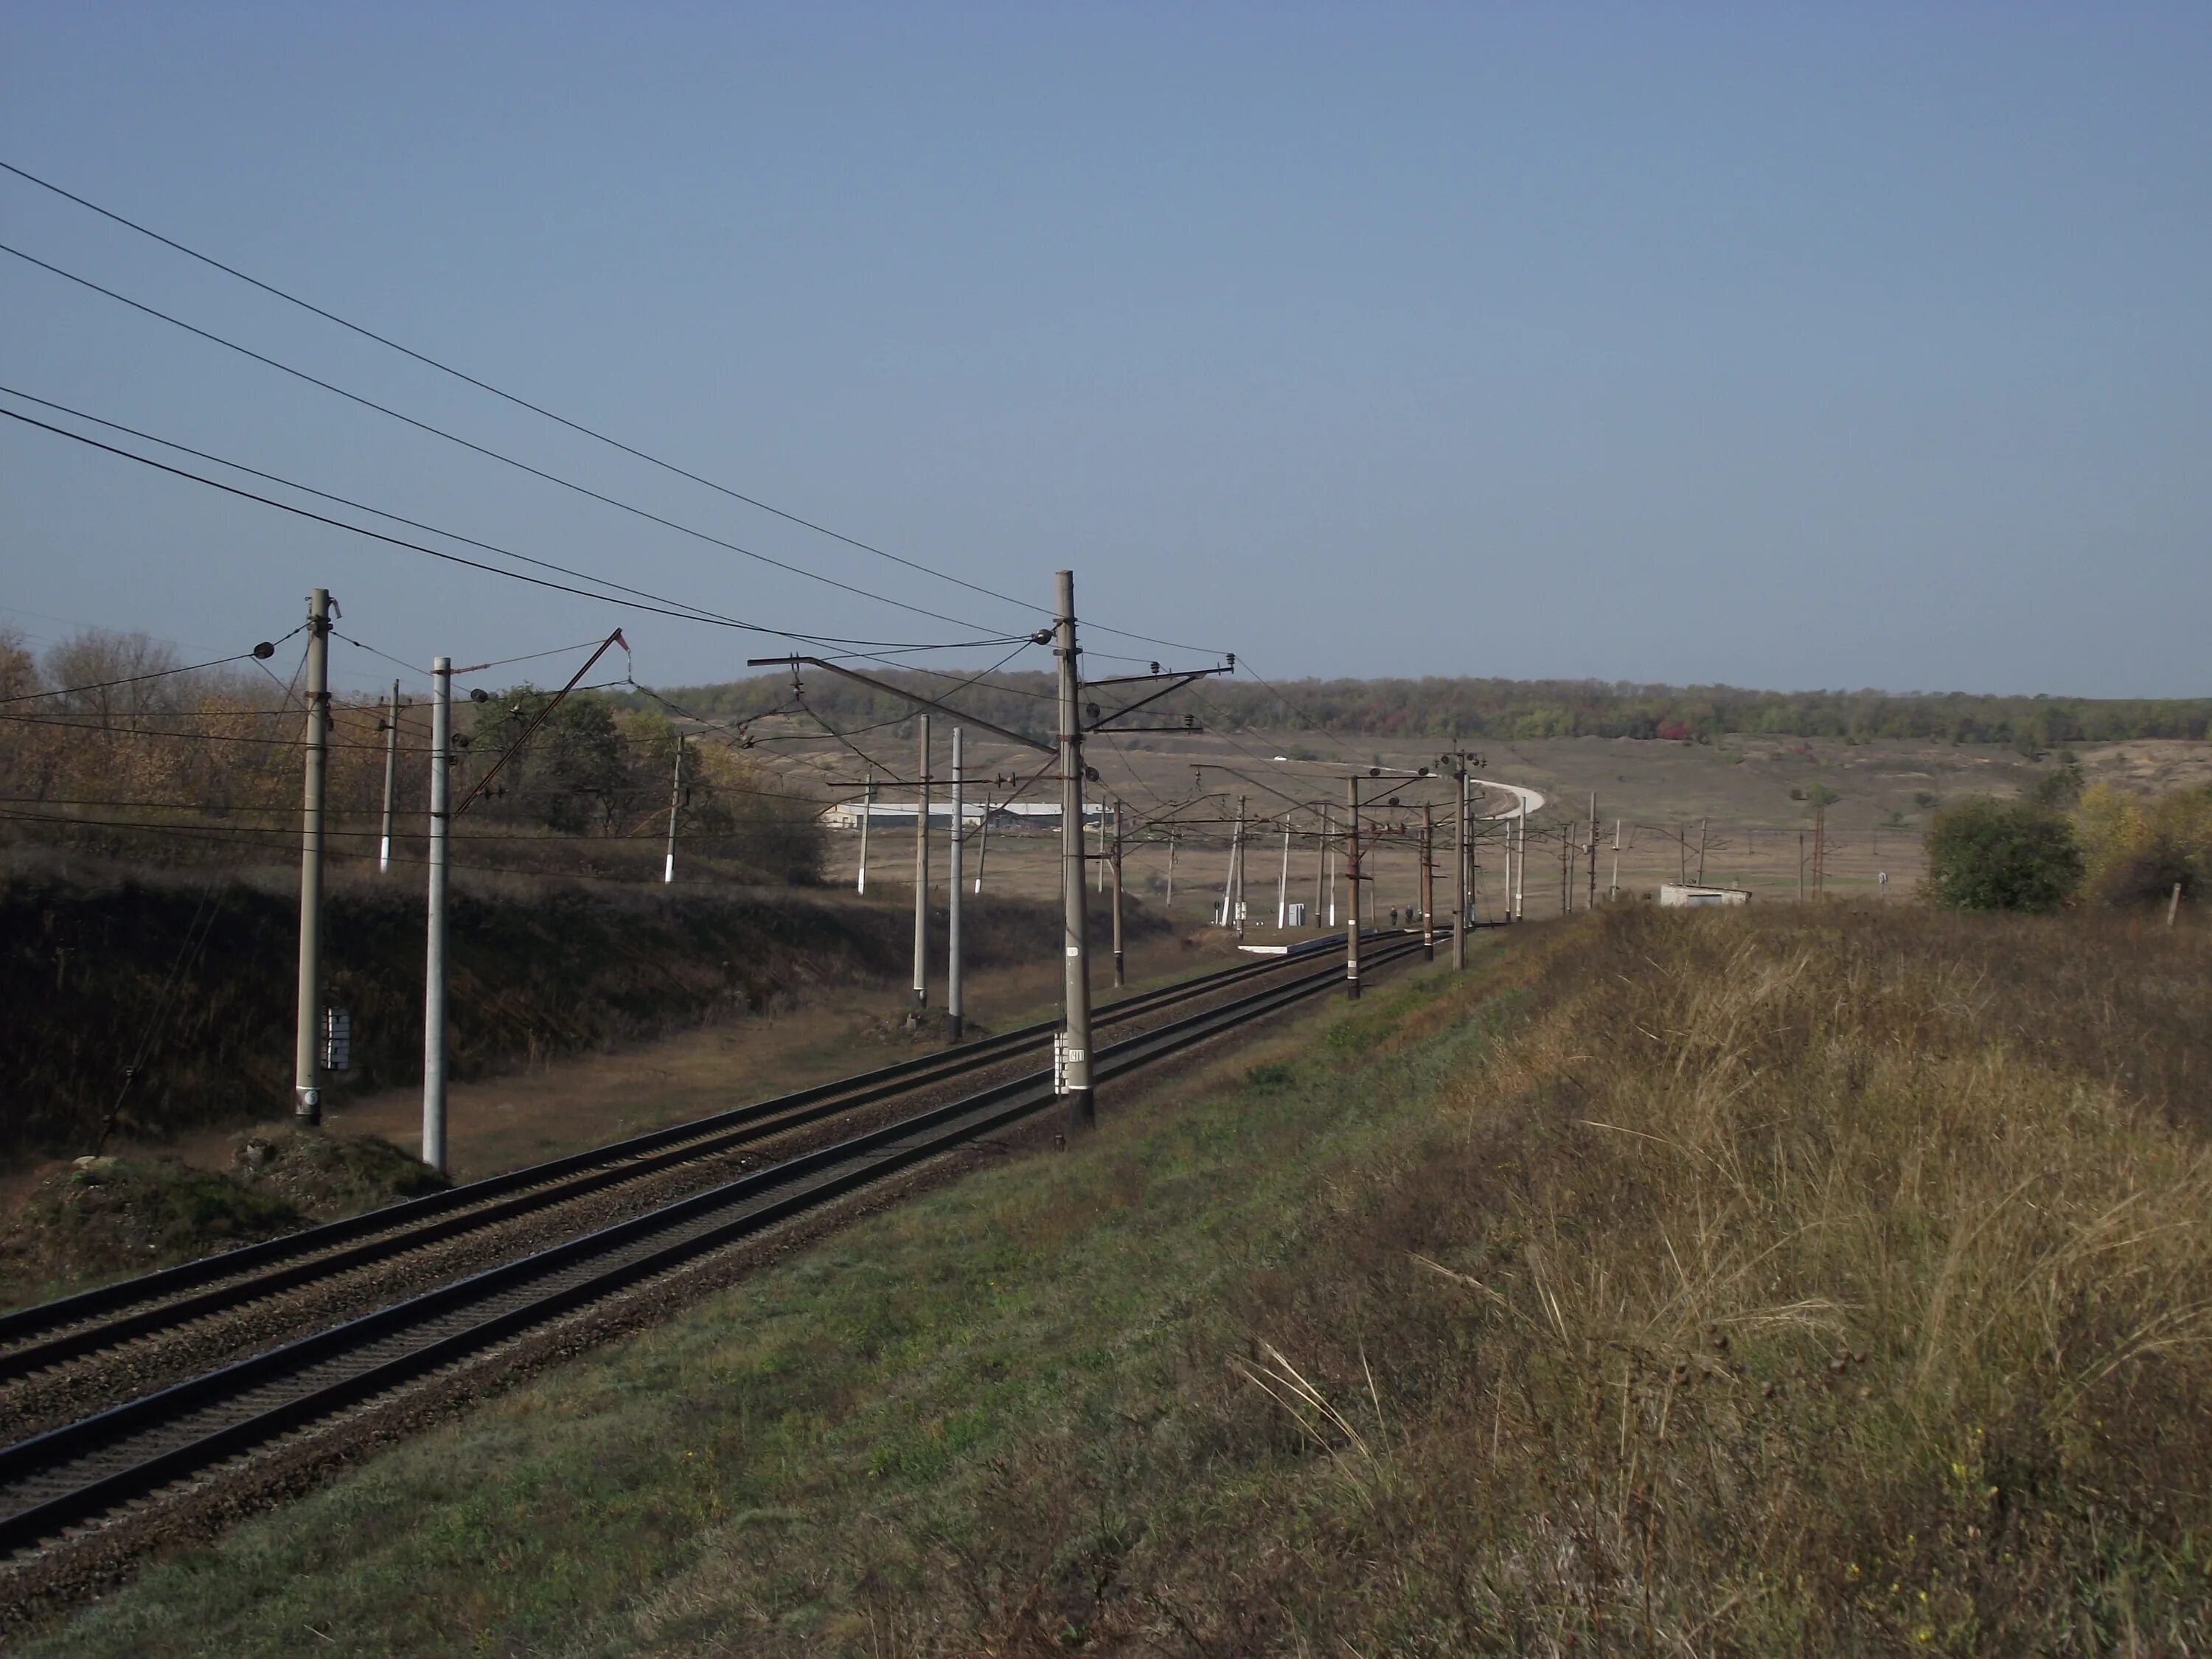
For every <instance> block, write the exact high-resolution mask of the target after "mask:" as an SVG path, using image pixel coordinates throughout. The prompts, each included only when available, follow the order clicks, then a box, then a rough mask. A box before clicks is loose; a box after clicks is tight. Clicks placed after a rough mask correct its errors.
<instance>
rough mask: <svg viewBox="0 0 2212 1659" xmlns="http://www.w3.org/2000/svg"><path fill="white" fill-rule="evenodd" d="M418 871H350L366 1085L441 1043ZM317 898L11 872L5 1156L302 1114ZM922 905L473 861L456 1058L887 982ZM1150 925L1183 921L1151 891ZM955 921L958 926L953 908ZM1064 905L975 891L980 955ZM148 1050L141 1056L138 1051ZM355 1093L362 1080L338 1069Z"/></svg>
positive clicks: (0, 1130)
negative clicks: (634, 886) (300, 986)
mask: <svg viewBox="0 0 2212 1659" xmlns="http://www.w3.org/2000/svg"><path fill="white" fill-rule="evenodd" d="M421 906H422V896H421V893H420V891H419V890H417V889H416V888H415V887H414V886H413V885H412V884H404V885H403V884H396V883H395V884H380V883H378V882H375V881H374V880H370V879H358V880H347V881H343V882H340V883H338V884H335V885H334V887H333V889H332V890H331V894H330V896H329V899H328V902H327V904H326V907H325V918H324V962H325V971H326V975H327V981H326V985H325V992H326V995H327V997H328V999H329V1000H330V1002H331V1005H332V1006H339V1007H344V1008H347V1009H349V1011H350V1012H351V1013H352V1015H353V1033H354V1061H355V1066H356V1073H355V1075H354V1077H353V1078H352V1079H351V1080H350V1082H349V1084H348V1085H345V1086H346V1087H355V1088H361V1089H374V1088H376V1087H379V1086H390V1085H396V1084H405V1083H409V1082H412V1081H414V1080H415V1079H418V1078H419V1077H420V1076H421V1075H422V973H423V965H422V908H421ZM298 917H299V913H298V900H297V898H296V896H295V892H294V890H291V889H289V888H287V887H286V886H285V885H284V884H283V880H282V879H281V878H270V879H269V880H267V881H266V882H263V883H255V882H251V881H245V880H240V879H237V878H223V879H222V880H219V881H215V882H207V883H199V882H192V881H188V880H184V879H180V878H149V879H144V880H126V881H119V882H115V883H112V884H83V883H77V882H72V881H64V880H61V879H58V878H46V877H32V876H14V877H10V878H7V879H6V881H5V882H4V884H0V941H4V945H0V1007H4V1008H5V1009H6V1010H7V1011H8V1012H7V1018H5V1019H4V1020H0V1077H4V1078H5V1079H7V1082H6V1084H5V1085H4V1088H5V1091H6V1092H5V1097H4V1103H5V1107H6V1109H5V1110H4V1111H0V1160H21V1159H22V1158H27V1157H33V1156H36V1155H39V1154H42V1153H43V1154H70V1155H76V1154H82V1153H89V1152H96V1151H99V1150H101V1148H102V1144H103V1142H104V1141H106V1140H107V1139H112V1138H113V1137H114V1136H117V1135H121V1136H124V1137H135V1138H140V1139H150V1140H156V1141H158V1140H161V1139H164V1138H165V1137H167V1136H168V1135H171V1134H173V1133H177V1132H178V1131H179V1130H182V1129H186V1128H191V1127H197V1126H201V1125H209V1124H216V1125H221V1124H245V1123H252V1122H255V1121H260V1120H263V1119H264V1118H266V1117H268V1116H269V1115H271V1114H272V1113H282V1112H289V1109H290V1106H289V1103H290V1098H291V1066H292V1060H291V1054H292V1021H293V1004H294V1000H295V971H296V968H295V951H296V948H297V940H298V935H299V919H298ZM911 925H912V924H911V920H910V917H909V915H907V914H905V913H902V911H900V910H899V909H897V908H891V907H889V906H886V905H884V904H863V903H856V902H852V901H851V900H850V899H848V898H845V897H843V896H833V895H830V894H827V893H811V894H810V893H801V892H790V893H775V892H769V893H755V894H747V893H743V892H739V893H735V894H728V895H722V894H713V893H695V892H686V893H684V894H683V895H681V896H672V897H671V896H660V895H653V894H640V893H629V892H623V891H620V890H611V889H607V888H596V889H595V888H586V887H582V886H580V885H576V884H559V883H538V882H532V881H526V880H516V881H510V882H483V881H465V882H462V883H459V884H457V890H456V893H455V896H454V901H453V912H452V927H453V944H452V956H451V962H450V966H449V973H450V1000H449V1005H448V1007H449V1018H450V1021H451V1024H450V1045H451V1053H452V1068H453V1075H454V1076H455V1077H457V1078H464V1079H465V1078H470V1077H482V1076H485V1075H488V1074H491V1073H497V1072H501V1071H507V1070H513V1069H515V1068H518V1067H521V1066H531V1065H535V1064H538V1063H542V1062H543V1061H545V1060H550V1059H553V1058H556V1057H558V1056H560V1055H562V1054H575V1053H579V1052H585V1051H589V1050H592V1049H596V1048H606V1047H610V1046H612V1045H614V1044H616V1043H618V1042H630V1041H635V1040H637V1039H640V1038H643V1037H648V1036H657V1035H660V1034H663V1033H665V1032H669V1031H671V1030H680V1029H682V1028H684V1027H686V1026H691V1025H696V1024H701V1023H702V1022H707V1021H712V1020H714V1019H716V1018H720V1017H723V1016H725V1015H728V1014H733V1013H744V1012H762V1011H763V1010H765V1009H769V1008H774V1007H789V1006H793V1005H795V1004H797V1003H799V1002H803V1001H804V1000H805V998H806V996H807V994H809V991H810V989H811V988H812V987H821V986H825V985H828V986H836V985H854V984H862V983H866V982H869V981H882V982H884V983H886V984H888V983H890V982H892V981H895V980H896V977H897V976H898V975H901V974H902V973H903V972H904V971H905V969H906V966H907V963H908V962H909V961H910V959H911V948H912V947H911V939H912V934H911V931H910V930H911ZM1131 925H1132V927H1134V928H1136V929H1138V930H1140V931H1157V930H1158V928H1159V927H1161V926H1162V925H1163V924H1161V923H1160V922H1159V921H1158V920H1157V919H1156V918H1154V917H1153V916H1152V915H1150V914H1149V913H1148V912H1146V911H1145V910H1143V909H1142V908H1141V907H1136V908H1134V913H1133V920H1132V924H1131ZM939 928H940V931H939V934H938V937H939V939H941V938H942V937H943V933H942V931H941V928H942V923H941V922H940V923H939ZM1059 932H1060V918H1059V911H1058V909H1057V908H1056V907H1054V906H1049V905H1044V904H1039V903H1035V902H1027V901H1022V900H1011V899H1003V898H1002V899H997V900H994V901H991V902H987V903H986V902H978V903H975V904H973V905H971V907H970V909H969V915H968V917H967V918H966V927H965V934H964V939H965V944H966V947H967V954H968V961H969V965H970V966H971V968H973V969H976V970H978V971H980V970H982V969H988V968H991V967H993V966H994V965H997V964H999V963H1006V962H1012V961H1018V960H1024V959H1027V958H1030V957H1035V956H1036V955H1038V954H1040V953H1042V952H1044V951H1049V950H1051V949H1053V948H1054V940H1055V939H1057V938H1058V937H1059ZM133 1067H135V1068H136V1070H135V1072H131V1068H133ZM126 1072H131V1075H129V1076H127V1077H126ZM340 1092H341V1095H342V1094H343V1090H341V1091H340Z"/></svg>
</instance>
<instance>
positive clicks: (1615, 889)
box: [1606, 818, 1620, 898]
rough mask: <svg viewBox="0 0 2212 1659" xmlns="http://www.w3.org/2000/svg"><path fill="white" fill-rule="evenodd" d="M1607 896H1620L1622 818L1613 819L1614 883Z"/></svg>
mask: <svg viewBox="0 0 2212 1659" xmlns="http://www.w3.org/2000/svg"><path fill="white" fill-rule="evenodd" d="M1606 896H1607V898H1619V897H1620V819H1619V818H1615V819H1614V820H1613V885H1612V887H1611V888H1610V889H1608V890H1607V893H1606Z"/></svg>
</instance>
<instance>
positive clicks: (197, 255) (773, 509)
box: [0, 161, 1219, 660]
mask: <svg viewBox="0 0 2212 1659" xmlns="http://www.w3.org/2000/svg"><path fill="white" fill-rule="evenodd" d="M0 170H5V171H6V172H8V173H13V174H14V175H15V177H16V178H18V179H22V180H23V181H24V182H25V183H27V184H30V185H36V186H37V187H38V188H39V189H40V190H44V191H50V192H52V194H54V195H56V196H58V197H62V198H63V199H64V201H68V202H71V203H74V204H76V205H77V206H78V207H81V208H83V209H84V210H87V211H88V212H90V213H94V214H97V215H99V216H100V217H101V218H103V219H106V220H108V221H110V222H112V223H115V224H118V225H121V226H122V227H123V228H125V229H126V230H130V231H133V232H135V233H136V234H138V235H141V236H144V237H147V238H149V239H150V240H154V241H155V242H158V243H160V244H161V246H164V247H167V248H169V249H171V250H173V252H178V253H181V254H183V255H184V256H185V258H189V259H194V260H197V262H199V263H200V264H204V265H206V266H208V267H210V269H212V270H219V271H221V272H222V274H223V275H224V276H229V277H232V278H234V279H235V280H236V281H239V282H241V283H246V285H247V286H249V287H251V288H254V289H259V290H260V291H261V292H262V293H264V294H267V295H270V296H271V297H272V298H274V299H278V300H282V301H284V302H285V303H286V304H287V305H291V306H296V307H299V308H300V309H301V310H302V311H305V312H307V313H310V314H312V315H313V316H316V317H319V318H321V319H323V320H324V321H325V322H328V323H331V324H334V325H337V327H340V328H343V329H345V330H346V331H349V332H350V333H353V334H356V335H358V336H359V337H362V338H363V339H366V340H369V341H373V342H374V343H376V344H378V345H380V346H383V347H385V348H386V349H388V350H392V351H396V352H398V353H399V354H400V355H401V356H405V357H408V358H411V359H412V360H413V361H415V362H418V363H421V364H422V365H423V366H424V367H426V368H434V369H435V370H437V371H438V372H439V373H440V374H447V375H451V376H452V377H453V379H455V380H459V381H462V382H463V383H464V384H465V385H468V386H474V387H476V388H477V390H478V391H480V392H487V393H489V395H491V396H492V397H495V398H500V399H501V400H503V401H505V402H507V403H508V404H513V405H514V406H515V407H517V408H519V409H524V410H528V411H529V412H530V413H532V414H533V415H537V416H540V417H542V418H543V419H545V420H549V421H551V422H555V423H556V425H559V426H562V427H566V428H568V429H569V430H570V431H572V432H575V433H578V434H580V435H582V436H584V437H587V438H590V439H592V440H593V441H596V442H599V443H602V444H605V445H607V446H608V447H611V448H614V449H617V450H619V451H621V452H622V453H624V454H626V455H629V456H632V457H635V459H638V460H641V461H644V462H646V463H647V464H648V465H653V466H656V467H659V468H660V469H661V470H663V471H667V472H670V473H672V474H674V475H676V476H677V477H682V478H686V479H689V480H690V482H691V483H696V484H700V485H702V486H703V487H705V488H706V489H711V490H714V491H715V492H716V493H718V494H720V495H726V496H727V497H729V498H730V499H731V500H732V501H742V502H744V504H745V505H746V506H748V507H757V508H758V509H759V510H760V511H762V512H763V513H771V514H773V515H774V516H775V517H776V518H779V519H781V520H785V521H786V522H787V523H789V524H794V525H798V526H800V527H801V528H804V529H806V530H811V531H812V532H815V533H816V534H817V535H822V536H826V537H828V538H830V539H831V540H832V541H836V542H841V543H842V544H845V545H846V546H848V547H851V548H854V549H856V550H859V551H860V552H863V553H869V554H872V555H874V556H876V557H878V558H879V559H885V560H888V561H890V562H891V563H893V564H896V565H902V566H904V567H905V568H908V569H909V570H913V571H916V572H919V573H921V574H924V575H927V576H933V577H935V578H936V579H937V580H940V581H945V582H949V583H951V585H953V586H956V587H963V588H966V589H967V590H968V591H969V592H973V593H979V594H981V595H983V596H984V597H986V598H987V599H997V600H999V601H1000V602H1001V603H1002V604H1006V605H1013V606H1014V607H1016V608H1017V609H1018V610H1021V611H1028V612H1030V613H1033V614H1036V615H1042V616H1049V615H1050V614H1051V612H1050V611H1049V609H1048V607H1046V606H1043V605H1038V604H1036V602H1034V601H1033V600H1028V599H1017V598H1015V597H1014V596H1013V595H1012V594H1010V593H1005V592H1000V591H999V590H998V589H996V588H993V587H986V586H982V585H981V583H977V582H972V581H969V580H967V579H966V578H965V577H963V576H956V575H954V574H951V572H950V571H945V570H939V569H938V568H935V567H934V566H932V565H927V564H924V563H922V562H921V561H920V560H918V559H909V558H907V557H905V556H903V555H901V554H897V553H893V552H891V551H890V550H888V549H886V548H883V547H879V546H878V545H876V544H873V543H872V542H867V541H864V540H861V539H860V538H858V537H854V536H848V535H847V534H846V533H845V532H842V531H839V530H833V529H831V528H830V527H829V526H827V525H825V524H822V523H820V522H818V521H817V520H812V519H809V518H805V517H804V516H802V515H801V514H799V513H792V512H788V511H787V510H786V509H784V508H782V507H777V506H775V504H773V503H772V502H769V501H763V500H762V499H760V498H759V497H758V496H756V495H748V494H746V493H745V492H744V491H742V490H739V489H734V488H732V486H730V485H727V484H724V483H718V482H716V481H715V480H714V479H712V478H708V477H704V476H702V474H699V473H696V472H694V471H690V469H689V468H687V467H684V466H679V465H677V464H676V463H675V462H673V461H670V460H667V459H664V458H662V457H660V456H658V455H654V454H652V453H649V452H647V451H646V450H643V449H640V448H637V447H635V446H633V445H630V444H628V443H624V442H623V441H622V440H620V439H618V438H616V437H613V436H611V435H609V434H607V433H605V432H603V431H601V430H599V428H596V427H592V426H590V425H588V424H586V422H581V421H579V420H575V419H574V418H572V417H570V416H566V415H562V414H560V413H558V412H557V411H556V410H551V409H549V408H547V407H546V406H545V405H544V404H539V403H536V402H533V401H532V399H530V398H525V397H523V396H521V395H520V393H518V392H509V391H507V389H506V388H504V387H502V386H495V385H494V384H492V383H491V382H490V381H489V380H483V379H481V378H479V377H478V376H477V375H474V374H469V373H468V372H467V371H465V370H464V369H460V368H455V367H454V366H453V364H451V363H448V362H443V361H442V360H441V359H439V358H437V357H435V356H431V355H430V354H429V353H428V352H425V351H421V350H418V349H416V348H415V347H413V346H410V345H405V344H403V343H401V342H399V341H398V340H395V339H393V338H392V337H391V336H389V335H387V334H383V333H380V332H378V331H376V330H374V329H372V328H369V327H368V326H367V325H364V324H361V323H356V322H355V321H353V320H352V319H350V318H347V317H343V316H340V315H339V314H338V313H337V312H334V311H331V310H329V309H328V308H326V307H322V306H319V305H316V304H314V303H313V301H309V300H306V299H303V298H301V296H300V295H296V294H294V293H292V292H290V291H289V290H288V289H283V288H281V287H279V286H278V285H277V284H276V283H270V282H268V281H265V280H264V279H263V278H261V277H258V276H252V275H250V274H248V273H247V272H246V271H244V270H240V269H239V268H238V267H237V266H235V265H232V264H226V263H225V262H224V261H222V260H221V259H218V258H216V257H215V256H214V255H212V254H209V253H204V252H201V251H200V250H199V249H197V248H195V247H191V246H188V245H186V244H185V243H184V242H180V241H179V240H176V239H175V238H174V237H172V236H165V235H163V234H161V232H160V231H158V230H155V229H154V228H152V227H151V226H149V225H145V224H142V223H140V222H138V221H137V220H136V219H132V218H130V217H128V216H125V215H124V214H122V213H118V212H117V211H116V210H114V209H112V208H109V207H104V206H102V205H101V204H99V203H97V202H94V201H93V200H91V199H90V198H88V197H84V196H81V195H79V194H77V193H76V191H72V190H68V189H65V188H64V187H63V186H62V185H58V184H55V183H54V182H53V181H52V179H43V178H41V177H40V176H39V175H38V174H37V173H33V172H31V171H29V170H28V169H27V168H25V167H17V166H15V164H14V163H13V162H9V161H0ZM10 251H11V252H12V251H13V250H10ZM25 257H27V256H25ZM49 269H52V267H49ZM64 274H66V273H64ZM76 280H82V279H76ZM117 297H120V296H117ZM125 303H126V304H131V303H135V302H133V301H125ZM185 326H189V325H185ZM403 418H404V417H403ZM823 580H827V579H826V578H825V579H823ZM939 620H942V619H941V618H940V619H939ZM1085 626H1086V627H1087V628H1088V629H1090V630H1091V632H1093V633H1105V634H1110V635H1114V636H1115V637H1116V638H1117V639H1125V640H1135V641H1139V642H1140V643H1142V644H1145V645H1157V646H1160V647H1164V648H1165V649H1168V650H1174V651H1197V652H1200V653H1208V652H1209V651H1210V647H1205V646H1196V645H1190V644H1188V643H1186V642H1183V641H1176V640H1164V639H1157V638H1155V637H1153V636H1152V635H1149V634H1138V633H1133V632H1131V631H1130V630H1129V629H1122V628H1115V627H1112V626H1109V624H1107V623H1102V622H1097V621H1089V622H1086V623H1085ZM1212 654H1216V655H1218V654H1219V653H1218V652H1212ZM1132 660H1133V659H1132Z"/></svg>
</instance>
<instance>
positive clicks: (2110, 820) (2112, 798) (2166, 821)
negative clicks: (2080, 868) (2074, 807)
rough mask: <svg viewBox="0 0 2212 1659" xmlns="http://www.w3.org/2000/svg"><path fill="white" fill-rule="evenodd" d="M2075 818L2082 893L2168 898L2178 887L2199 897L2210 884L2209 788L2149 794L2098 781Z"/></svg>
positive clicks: (2138, 899)
mask: <svg viewBox="0 0 2212 1659" xmlns="http://www.w3.org/2000/svg"><path fill="white" fill-rule="evenodd" d="M2075 816H2076V820H2077V822H2078V823H2079V824H2080V826H2081V842H2082V849H2083V854H2084V858H2085V861H2086V866H2087V868H2086V872H2085V874H2086V880H2085V882H2084V890H2085V891H2086V892H2087V895H2088V896H2089V897H2090V898H2091V899H2093V900H2094V901H2096V902H2100V903H2103V904H2109V905H2116V906H2120V907H2127V906H2131V905H2133V906H2141V905H2147V904H2159V903H2164V902H2166V901H2167V900H2168V899H2169V898H2170V897H2171V896H2172V892H2173V890H2174V888H2175V887H2176V886H2179V888H2180V889H2181V896H2182V898H2183V900H2184V901H2185V902H2201V901H2202V900H2203V896H2204V894H2205V893H2206V891H2207V890H2208V887H2212V788H2203V789H2177V790H2174V791H2172V793H2168V794H2165V795H2160V796H2155V797H2145V796H2142V795H2133V794H2128V793H2124V792H2123V791H2120V790H2118V789H2114V788H2113V787H2111V786H2110V785H2109V784H2093V785H2091V786H2090V787H2089V788H2087V790H2085V791H2084V792H2083V793H2082V795H2081V805H2080V808H2079V810H2078V811H2077V813H2076V815H2075Z"/></svg>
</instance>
